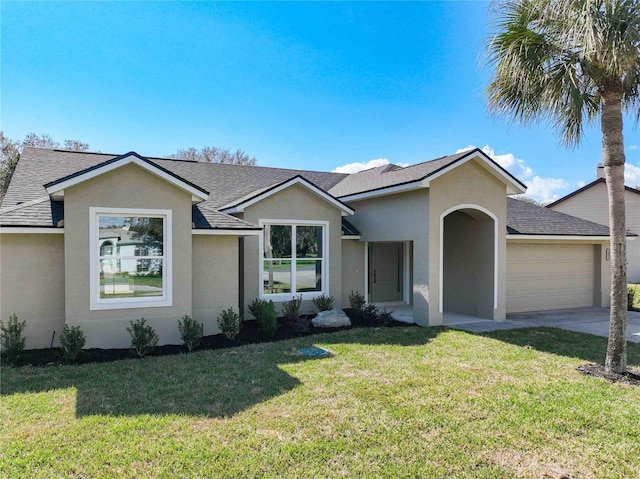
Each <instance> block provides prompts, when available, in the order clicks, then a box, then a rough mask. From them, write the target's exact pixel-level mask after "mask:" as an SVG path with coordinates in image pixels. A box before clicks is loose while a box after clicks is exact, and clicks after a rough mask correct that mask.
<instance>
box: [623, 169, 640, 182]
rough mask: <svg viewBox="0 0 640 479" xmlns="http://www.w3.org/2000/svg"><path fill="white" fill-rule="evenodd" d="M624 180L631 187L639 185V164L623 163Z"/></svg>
mask: <svg viewBox="0 0 640 479" xmlns="http://www.w3.org/2000/svg"><path fill="white" fill-rule="evenodd" d="M624 182H625V183H626V184H627V185H629V186H631V187H636V186H638V185H640V166H636V165H633V164H631V163H625V165H624Z"/></svg>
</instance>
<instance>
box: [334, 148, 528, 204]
mask: <svg viewBox="0 0 640 479" xmlns="http://www.w3.org/2000/svg"><path fill="white" fill-rule="evenodd" d="M471 160H477V161H478V162H479V163H480V164H481V165H482V166H483V167H484V168H485V169H486V170H488V171H489V172H491V173H492V174H493V175H495V176H496V177H497V178H499V179H500V181H502V182H503V183H504V184H505V186H506V188H507V191H506V192H507V194H519V193H524V192H525V191H526V186H525V185H524V184H523V183H522V182H520V181H519V180H518V179H517V178H516V177H515V176H513V175H512V174H511V173H509V172H508V171H506V170H505V169H504V168H502V167H501V166H500V165H498V164H497V163H496V162H495V161H493V160H492V159H491V158H489V157H488V156H487V155H486V154H485V153H484V152H483V151H482V150H480V149H478V148H476V149H474V150H470V151H465V152H462V153H457V154H455V155H451V156H445V157H442V158H438V159H436V160H431V161H427V162H424V163H419V164H417V165H412V166H407V167H406V168H387V167H378V168H372V169H369V170H365V171H361V172H358V173H354V174H352V175H349V176H348V177H346V178H345V179H343V180H342V181H340V182H339V183H338V184H337V185H335V186H334V187H333V188H331V189H330V190H329V192H330V193H331V194H332V195H334V196H336V197H338V198H340V199H341V200H343V201H356V200H360V199H366V198H373V197H377V196H385V195H389V194H395V193H400V192H403V191H410V190H415V189H419V188H428V187H429V184H430V182H431V181H432V180H434V179H436V178H438V177H440V176H442V175H444V174H447V173H449V172H450V171H452V170H454V169H455V168H457V167H458V166H460V165H463V164H465V163H466V162H468V161H471Z"/></svg>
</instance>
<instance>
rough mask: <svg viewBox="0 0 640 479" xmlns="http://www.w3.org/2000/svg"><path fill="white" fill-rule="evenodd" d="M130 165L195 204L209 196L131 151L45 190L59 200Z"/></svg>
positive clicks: (53, 184)
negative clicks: (79, 186) (184, 194)
mask: <svg viewBox="0 0 640 479" xmlns="http://www.w3.org/2000/svg"><path fill="white" fill-rule="evenodd" d="M130 164H135V165H137V166H138V167H140V168H142V169H143V170H145V171H147V172H149V173H151V174H153V175H155V176H157V177H159V178H161V179H163V180H165V181H167V182H168V183H170V184H172V185H173V186H175V187H177V188H179V189H181V190H183V191H185V192H187V193H189V194H191V200H192V201H193V202H194V203H197V202H200V201H204V200H206V199H207V198H208V196H209V192H207V191H206V190H204V189H202V188H200V187H199V186H197V185H195V184H193V183H191V182H189V181H187V180H185V179H184V178H182V177H180V176H178V175H176V174H175V173H172V172H171V171H169V170H167V169H165V168H163V167H161V166H159V165H157V164H156V163H154V162H152V161H150V160H148V159H147V158H144V157H142V156H140V155H138V154H137V153H136V152H134V151H130V152H129V153H125V154H124V155H120V156H116V157H115V158H112V159H110V160H107V161H104V162H102V163H98V164H97V165H94V166H91V167H89V168H86V169H84V170H80V171H77V172H75V173H72V174H70V175H67V176H64V177H62V178H59V179H57V180H54V181H52V182H49V183H47V184H45V185H44V188H45V190H46V191H47V193H48V194H49V195H51V197H52V198H53V199H57V200H59V199H62V198H63V197H64V190H65V189H66V188H68V187H70V186H74V185H77V184H79V183H82V182H84V181H87V180H90V179H92V178H95V177H97V176H100V175H103V174H105V173H108V172H110V171H113V170H116V169H118V168H121V167H123V166H125V165H130Z"/></svg>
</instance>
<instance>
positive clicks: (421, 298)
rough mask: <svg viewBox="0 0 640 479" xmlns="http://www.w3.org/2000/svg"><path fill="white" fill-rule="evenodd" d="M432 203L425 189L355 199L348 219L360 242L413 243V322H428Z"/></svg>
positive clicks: (424, 324) (351, 204)
mask: <svg viewBox="0 0 640 479" xmlns="http://www.w3.org/2000/svg"><path fill="white" fill-rule="evenodd" d="M429 203H430V192H429V191H428V190H426V189H420V190H414V191H409V192H406V193H399V194H395V195H389V196H383V197H379V198H372V199H368V200H362V201H353V202H350V203H349V206H350V207H351V208H353V209H354V210H355V214H354V215H353V216H352V217H350V218H349V222H351V223H352V224H353V225H354V226H355V227H356V228H357V229H358V230H359V231H360V232H361V236H360V240H361V241H363V242H364V241H369V242H370V241H409V242H411V243H412V244H413V265H412V271H411V274H412V277H411V278H410V279H411V285H412V292H411V294H412V303H413V317H414V321H415V322H416V323H418V324H421V325H423V326H426V325H427V315H428V303H427V297H428V292H429V234H430V232H429V224H430V223H429Z"/></svg>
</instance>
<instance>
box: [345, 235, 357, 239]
mask: <svg viewBox="0 0 640 479" xmlns="http://www.w3.org/2000/svg"><path fill="white" fill-rule="evenodd" d="M342 239H343V240H359V239H360V235H342Z"/></svg>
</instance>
